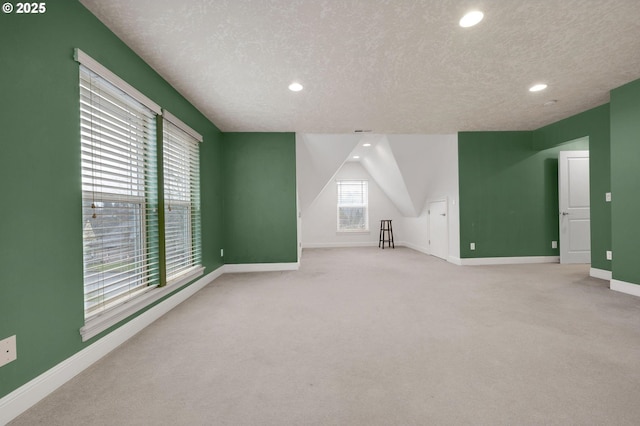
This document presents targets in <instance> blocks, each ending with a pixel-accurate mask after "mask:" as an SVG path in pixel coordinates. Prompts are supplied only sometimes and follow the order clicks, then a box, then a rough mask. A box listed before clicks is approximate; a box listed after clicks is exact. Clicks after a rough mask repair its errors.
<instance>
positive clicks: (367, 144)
mask: <svg viewBox="0 0 640 426" xmlns="http://www.w3.org/2000/svg"><path fill="white" fill-rule="evenodd" d="M362 146H371V144H370V143H363V144H362Z"/></svg>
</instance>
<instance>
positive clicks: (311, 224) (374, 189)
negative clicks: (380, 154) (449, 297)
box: [302, 162, 403, 247]
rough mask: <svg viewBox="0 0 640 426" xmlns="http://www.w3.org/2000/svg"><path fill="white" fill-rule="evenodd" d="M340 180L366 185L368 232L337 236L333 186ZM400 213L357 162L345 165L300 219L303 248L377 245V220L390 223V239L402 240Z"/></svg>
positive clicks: (334, 187)
mask: <svg viewBox="0 0 640 426" xmlns="http://www.w3.org/2000/svg"><path fill="white" fill-rule="evenodd" d="M341 179H365V180H368V182H369V231H368V232H337V226H338V224H337V196H338V193H337V186H336V184H335V182H336V181H337V180H341ZM401 216H402V215H401V213H400V212H399V211H398V209H397V208H396V207H395V206H394V204H393V203H392V202H391V200H389V198H388V197H387V196H386V195H385V193H384V192H383V191H382V189H381V188H380V187H379V186H378V184H377V183H376V182H375V180H374V179H373V178H372V177H371V175H370V174H369V173H368V172H367V171H366V170H365V169H364V167H362V165H361V164H360V163H359V162H346V163H345V164H344V165H343V166H342V167H341V168H340V170H338V172H337V173H336V174H335V176H334V178H333V179H331V181H330V182H329V183H328V184H327V185H326V186H325V187H324V189H323V190H322V192H321V193H320V194H319V195H318V197H317V198H316V199H315V201H314V202H313V203H312V204H311V205H310V206H309V208H307V210H306V211H305V212H304V213H303V216H302V246H303V247H341V246H358V245H362V246H368V245H377V244H378V240H379V231H380V220H381V219H391V220H392V221H393V222H392V224H393V228H394V229H393V230H394V239H395V240H396V241H399V240H400V239H402V235H403V231H402V230H401V228H400V226H401V225H400V224H399V219H400V217H401Z"/></svg>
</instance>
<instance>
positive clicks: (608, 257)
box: [607, 250, 613, 260]
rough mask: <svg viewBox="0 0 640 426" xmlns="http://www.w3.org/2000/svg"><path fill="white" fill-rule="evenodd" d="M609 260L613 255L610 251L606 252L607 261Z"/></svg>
mask: <svg viewBox="0 0 640 426" xmlns="http://www.w3.org/2000/svg"><path fill="white" fill-rule="evenodd" d="M611 259H613V253H612V252H611V250H607V260H611Z"/></svg>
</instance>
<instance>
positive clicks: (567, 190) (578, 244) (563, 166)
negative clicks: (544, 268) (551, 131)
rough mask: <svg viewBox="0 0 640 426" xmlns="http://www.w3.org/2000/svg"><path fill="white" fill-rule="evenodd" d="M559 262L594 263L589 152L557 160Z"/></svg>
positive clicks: (566, 154)
mask: <svg viewBox="0 0 640 426" xmlns="http://www.w3.org/2000/svg"><path fill="white" fill-rule="evenodd" d="M558 193H559V197H560V198H559V207H560V263H591V219H590V200H589V151H560V156H559V158H558Z"/></svg>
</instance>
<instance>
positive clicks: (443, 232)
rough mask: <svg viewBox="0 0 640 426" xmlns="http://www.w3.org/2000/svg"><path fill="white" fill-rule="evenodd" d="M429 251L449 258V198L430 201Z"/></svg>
mask: <svg viewBox="0 0 640 426" xmlns="http://www.w3.org/2000/svg"><path fill="white" fill-rule="evenodd" d="M428 213H429V231H428V232H429V252H430V253H431V255H432V256H436V257H439V258H441V259H444V260H447V258H448V256H449V220H448V215H447V200H439V201H432V202H430V203H429V212H428Z"/></svg>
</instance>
